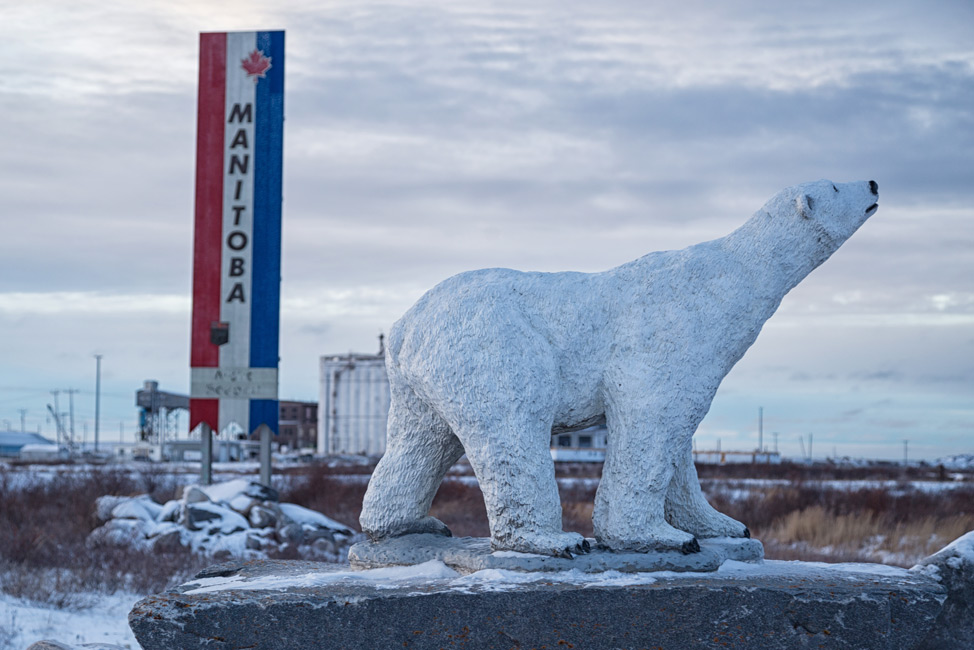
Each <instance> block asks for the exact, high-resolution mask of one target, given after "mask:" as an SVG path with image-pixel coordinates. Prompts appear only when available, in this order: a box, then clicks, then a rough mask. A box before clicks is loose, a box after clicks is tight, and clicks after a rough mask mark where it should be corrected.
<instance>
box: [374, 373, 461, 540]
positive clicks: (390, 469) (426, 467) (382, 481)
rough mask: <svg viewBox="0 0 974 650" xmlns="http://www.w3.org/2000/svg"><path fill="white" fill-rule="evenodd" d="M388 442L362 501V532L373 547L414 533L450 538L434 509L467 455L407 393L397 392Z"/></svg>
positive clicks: (445, 427) (433, 415)
mask: <svg viewBox="0 0 974 650" xmlns="http://www.w3.org/2000/svg"><path fill="white" fill-rule="evenodd" d="M387 441H388V444H387V447H386V452H385V454H384V455H383V456H382V459H381V460H380V461H379V464H378V465H377V466H376V468H375V471H374V472H373V473H372V478H371V479H370V480H369V487H368V489H367V490H366V492H365V498H364V499H363V501H362V514H361V516H360V517H359V524H360V525H361V526H362V532H364V533H366V534H367V535H368V536H369V537H370V538H371V539H372V540H373V541H377V540H380V539H383V538H386V537H400V536H402V535H408V534H412V533H434V534H437V535H446V536H450V535H451V533H450V529H449V528H447V527H446V525H445V524H444V523H443V522H441V521H440V520H438V519H436V518H435V517H431V516H429V509H430V506H431V505H432V503H433V497H434V496H436V491H437V489H438V488H439V486H440V483H441V482H442V480H443V476H444V475H445V474H446V471H447V470H448V469H450V467H451V466H452V465H453V464H454V463H455V462H456V461H457V459H459V458H460V456H462V455H463V447H462V446H461V445H460V441H459V440H458V439H457V437H456V436H455V435H453V432H452V431H451V430H450V427H449V426H448V425H447V424H446V422H444V421H443V419H442V418H441V417H439V416H438V415H437V414H436V413H435V412H433V410H432V409H431V408H429V407H428V406H426V405H425V404H423V403H421V402H420V401H419V400H418V399H417V398H416V396H415V394H414V393H413V392H412V390H410V389H408V388H402V389H400V390H395V389H394V390H393V394H392V403H391V405H390V408H389V427H388V433H387Z"/></svg>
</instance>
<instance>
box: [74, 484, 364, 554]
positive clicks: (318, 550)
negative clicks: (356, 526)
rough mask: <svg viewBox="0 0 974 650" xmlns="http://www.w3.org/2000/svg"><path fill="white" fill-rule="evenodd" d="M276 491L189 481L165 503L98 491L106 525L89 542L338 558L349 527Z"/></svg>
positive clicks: (346, 543)
mask: <svg viewBox="0 0 974 650" xmlns="http://www.w3.org/2000/svg"><path fill="white" fill-rule="evenodd" d="M278 498H279V497H278V494H277V491H276V490H272V489H269V488H266V487H264V486H262V485H260V484H259V483H255V482H252V481H248V480H245V479H238V480H234V481H228V482H225V483H217V484H215V485H208V486H199V485H190V486H187V487H186V488H185V489H184V491H183V495H182V497H181V498H180V499H175V500H172V501H169V502H167V503H165V504H161V505H160V504H158V503H156V502H154V501H153V500H152V499H151V498H150V497H149V496H148V495H145V494H143V495H139V496H135V497H118V496H104V497H100V498H99V499H97V500H96V502H95V510H96V514H97V516H98V518H99V519H100V520H101V521H104V522H105V524H104V525H103V526H101V527H99V528H96V529H95V530H94V531H92V533H91V534H90V535H89V538H88V543H89V544H109V545H114V546H132V547H137V548H144V549H154V550H158V551H169V550H174V549H176V548H178V547H180V546H182V547H187V548H190V549H192V550H193V551H195V552H198V553H203V554H206V555H223V556H226V555H230V556H234V557H246V558H252V557H265V556H266V554H267V552H269V551H274V550H279V549H282V548H284V547H285V546H298V547H303V548H305V549H306V550H307V551H308V552H309V553H310V554H311V555H314V556H318V557H320V558H321V559H324V560H329V561H333V562H334V561H343V560H344V559H345V558H347V556H348V546H349V545H350V544H351V542H353V541H355V540H354V539H352V538H353V537H354V536H356V533H355V532H354V531H353V530H352V529H350V528H349V527H348V526H346V525H344V524H342V523H340V522H337V521H335V520H334V519H331V518H330V517H326V516H325V515H323V514H321V513H320V512H315V511H314V510H309V509H308V508H304V507H302V506H299V505H295V504H293V503H278Z"/></svg>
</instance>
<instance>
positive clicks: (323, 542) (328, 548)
mask: <svg viewBox="0 0 974 650" xmlns="http://www.w3.org/2000/svg"><path fill="white" fill-rule="evenodd" d="M311 548H312V549H314V550H315V551H316V552H318V553H321V554H323V555H338V544H336V543H335V541H334V540H332V539H329V538H325V537H319V538H318V539H316V540H314V541H313V542H312V543H311Z"/></svg>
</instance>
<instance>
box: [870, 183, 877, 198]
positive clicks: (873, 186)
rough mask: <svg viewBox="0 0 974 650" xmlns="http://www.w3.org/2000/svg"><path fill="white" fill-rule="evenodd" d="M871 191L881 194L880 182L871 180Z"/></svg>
mask: <svg viewBox="0 0 974 650" xmlns="http://www.w3.org/2000/svg"><path fill="white" fill-rule="evenodd" d="M869 191H870V192H872V193H873V194H875V195H876V196H879V183H877V182H876V181H869Z"/></svg>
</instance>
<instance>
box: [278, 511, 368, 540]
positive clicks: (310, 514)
mask: <svg viewBox="0 0 974 650" xmlns="http://www.w3.org/2000/svg"><path fill="white" fill-rule="evenodd" d="M278 507H279V508H280V509H281V512H282V513H284V516H285V517H287V518H288V519H289V520H290V521H293V522H294V523H296V524H301V526H302V527H305V528H319V529H327V530H333V531H335V532H338V533H342V534H343V535H351V534H352V531H351V530H349V528H348V527H347V526H345V525H343V524H340V523H338V522H337V521H335V520H334V519H330V518H328V517H326V516H325V515H323V514H321V513H320V512H316V511H314V510H309V509H308V508H304V507H302V506H298V505H294V504H293V503H282V504H280V505H279V506H278Z"/></svg>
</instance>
